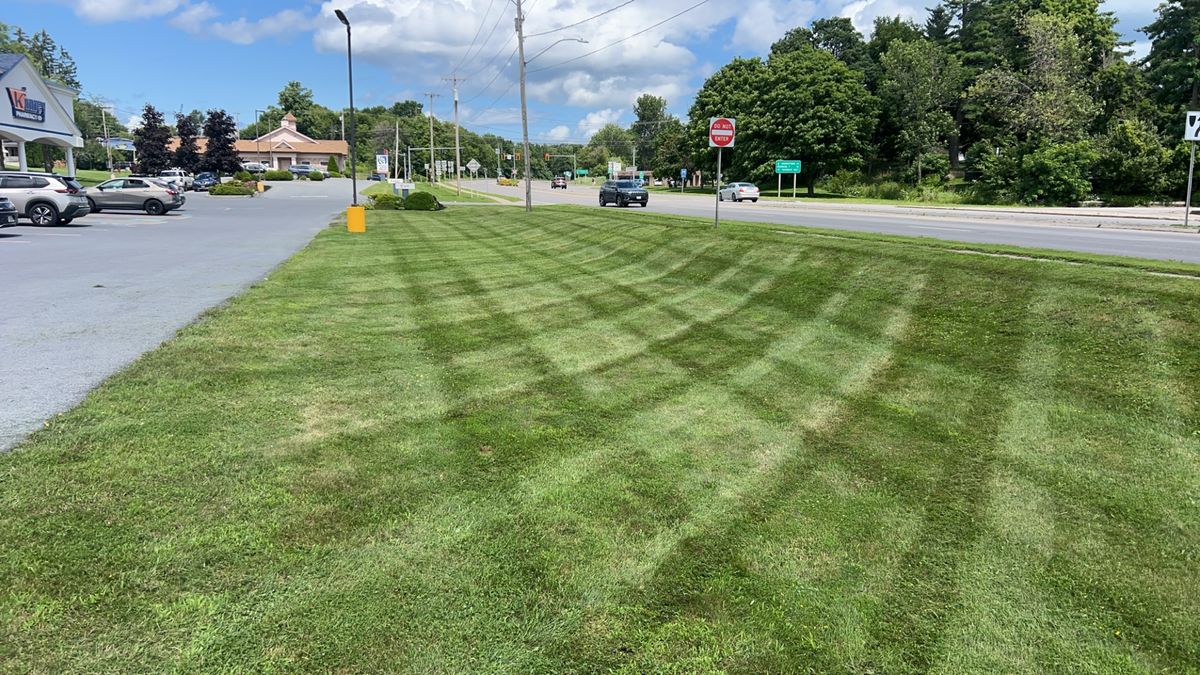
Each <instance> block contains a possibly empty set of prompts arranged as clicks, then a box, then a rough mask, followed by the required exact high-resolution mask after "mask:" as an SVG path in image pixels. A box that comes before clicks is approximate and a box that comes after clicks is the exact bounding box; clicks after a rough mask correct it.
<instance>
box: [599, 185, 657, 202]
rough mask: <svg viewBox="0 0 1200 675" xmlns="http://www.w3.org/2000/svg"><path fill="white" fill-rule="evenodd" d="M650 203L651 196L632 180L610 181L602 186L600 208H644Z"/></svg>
mask: <svg viewBox="0 0 1200 675" xmlns="http://www.w3.org/2000/svg"><path fill="white" fill-rule="evenodd" d="M649 202H650V194H649V193H648V192H646V191H645V190H643V189H642V188H640V187H638V186H637V185H635V184H634V182H633V181H631V180H610V181H605V182H604V185H601V186H600V206H607V205H609V204H616V205H617V206H629V205H630V204H641V205H642V206H643V207H644V206H646V205H647V204H648V203H649Z"/></svg>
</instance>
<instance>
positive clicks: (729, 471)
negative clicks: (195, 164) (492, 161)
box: [0, 207, 1200, 673]
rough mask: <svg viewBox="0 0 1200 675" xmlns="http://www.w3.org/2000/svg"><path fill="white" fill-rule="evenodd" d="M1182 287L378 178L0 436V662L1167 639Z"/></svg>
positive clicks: (696, 658)
mask: <svg viewBox="0 0 1200 675" xmlns="http://www.w3.org/2000/svg"><path fill="white" fill-rule="evenodd" d="M1196 287H1197V284H1196V282H1194V281H1190V280H1179V279H1166V278H1161V277H1160V278H1153V277H1147V276H1145V275H1141V274H1139V273H1136V272H1132V271H1127V270H1119V269H1112V268H1103V267H1096V266H1090V265H1084V266H1078V267H1076V266H1060V265H1044V264H1040V263H1037V262H1030V261H1023V260H1012V259H1004V258H983V257H974V256H970V257H968V256H959V255H955V254H953V253H948V252H942V251H938V250H935V249H931V248H928V247H922V246H918V245H909V244H904V245H895V244H890V243H886V242H874V241H868V240H855V239H854V238H829V237H822V236H815V237H810V236H806V235H805V234H804V233H803V232H801V234H799V235H792V236H788V237H782V236H779V235H775V234H772V233H771V232H770V231H769V228H761V227H757V226H742V225H736V224H733V225H729V226H727V227H725V228H723V230H722V231H720V232H716V231H713V230H712V229H711V228H710V227H708V226H706V225H705V224H703V223H697V222H694V221H686V220H677V219H671V218H665V217H655V216H650V215H647V214H637V216H630V215H628V214H621V213H617V212H603V213H599V212H596V211H594V210H582V209H571V208H549V209H539V210H537V211H535V212H534V213H533V214H531V215H527V214H525V213H523V212H520V211H518V210H516V209H509V208H503V207H480V208H469V209H468V208H461V209H450V210H447V211H444V212H440V213H431V214H417V213H407V212H404V213H375V214H372V221H371V223H370V229H369V231H368V233H367V234H366V235H364V236H354V237H351V236H348V235H346V234H345V233H344V232H343V231H341V229H340V228H331V229H330V230H329V231H327V232H324V233H322V234H321V235H320V236H319V237H318V238H317V239H316V240H315V241H314V242H313V244H312V245H311V246H310V247H309V248H308V249H306V250H305V251H304V252H302V253H301V254H300V255H298V256H297V257H296V258H294V259H293V260H292V261H290V262H289V263H288V264H286V265H285V266H283V267H282V268H280V269H279V270H277V271H276V272H275V273H273V274H272V275H271V278H270V279H269V280H268V281H266V282H264V283H263V284H261V285H259V286H257V287H255V288H254V289H251V290H250V291H249V292H248V293H247V294H245V295H244V296H242V297H240V298H238V299H237V300H235V301H233V302H231V303H230V304H229V305H228V306H227V307H225V308H222V309H220V310H218V311H216V312H214V313H213V314H212V315H210V316H208V317H206V318H205V320H203V321H201V322H200V323H198V324H197V325H195V326H193V327H191V328H189V329H187V330H185V331H183V332H182V334H181V335H180V336H179V337H178V338H176V339H175V340H173V341H171V342H169V343H168V344H167V345H165V346H164V347H163V348H162V349H160V350H159V351H157V352H155V353H153V354H150V355H148V356H147V357H145V358H143V359H142V360H140V361H139V362H138V363H137V364H135V365H134V366H133V367H132V368H131V369H129V370H128V371H126V372H125V373H123V374H121V375H119V376H117V377H116V378H113V380H111V381H110V382H108V383H106V384H105V385H104V386H103V387H101V388H100V389H99V390H97V391H96V392H94V393H93V394H92V395H91V396H90V397H89V398H88V400H87V401H86V402H85V403H84V405H83V406H81V407H80V408H78V409H77V410H75V411H72V412H71V413H69V414H67V415H64V416H61V417H59V418H56V419H55V420H53V421H52V422H51V424H50V425H49V426H48V427H47V429H45V430H43V431H42V432H39V433H38V434H36V435H35V436H34V437H33V438H31V439H30V440H29V442H27V443H26V444H24V445H23V446H22V447H20V448H19V449H18V450H17V451H15V452H14V453H11V454H10V455H8V456H5V457H3V458H0V462H2V463H0V481H2V487H3V490H0V543H3V546H2V547H0V580H3V581H4V582H5V584H4V587H5V588H7V589H9V590H8V592H7V594H6V595H4V596H0V663H5V664H7V663H16V664H22V666H21V668H22V669H25V670H41V671H89V672H94V671H97V670H112V671H131V670H151V669H152V670H165V669H173V670H188V671H218V670H219V671H228V670H283V669H287V670H298V669H304V670H335V669H336V670H348V671H354V672H374V671H395V670H408V671H416V672H428V671H456V672H462V671H471V672H474V671H523V672H563V671H569V672H570V671H587V672H594V671H600V670H618V671H626V672H655V671H672V672H705V671H730V672H735V671H736V672H756V673H757V672H796V671H805V670H808V671H814V672H867V671H874V672H928V671H931V670H938V671H940V672H995V671H996V670H1004V671H1026V672H1028V671H1039V672H1042V671H1046V672H1051V671H1063V670H1071V671H1077V670H1086V671H1093V672H1095V671H1101V672H1103V671H1109V672H1128V671H1137V670H1146V671H1149V670H1186V669H1187V668H1188V667H1189V665H1188V664H1191V663H1195V662H1197V661H1200V658H1198V654H1197V651H1196V650H1197V647H1196V645H1197V644H1198V643H1200V641H1198V640H1197V639H1196V637H1197V630H1198V620H1197V619H1196V616H1198V615H1200V612H1197V611H1194V610H1195V609H1196V608H1197V606H1198V604H1200V600H1198V598H1200V590H1198V589H1197V588H1196V587H1195V584H1194V583H1191V582H1192V581H1193V580H1194V579H1195V578H1196V576H1197V571H1198V570H1197V567H1198V565H1200V563H1198V562H1197V561H1198V560H1200V557H1198V556H1197V555H1195V552H1196V550H1197V542H1198V534H1197V532H1198V522H1200V515H1198V514H1197V506H1196V500H1195V499H1194V496H1195V495H1194V485H1195V482H1194V481H1193V480H1192V478H1193V477H1194V476H1196V475H1197V456H1198V450H1200V448H1198V438H1200V434H1197V433H1195V430H1196V428H1197V410H1196V402H1195V398H1194V396H1193V394H1195V393H1197V391H1196V386H1197V385H1196V382H1195V378H1196V375H1197V374H1200V366H1198V364H1197V357H1196V354H1197V353H1198V352H1197V347H1200V344H1197V342H1198V339H1200V338H1197V337H1196V335H1197V331H1196V330H1195V329H1196V328H1197V324H1200V315H1198V311H1197V308H1196V303H1194V301H1193V300H1194V297H1195V296H1194V292H1195V290H1197V288H1196ZM1188 289H1190V292H1189V290H1188ZM1031 645H1033V646H1032V647H1031Z"/></svg>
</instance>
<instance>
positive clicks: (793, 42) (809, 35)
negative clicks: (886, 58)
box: [771, 16, 871, 72]
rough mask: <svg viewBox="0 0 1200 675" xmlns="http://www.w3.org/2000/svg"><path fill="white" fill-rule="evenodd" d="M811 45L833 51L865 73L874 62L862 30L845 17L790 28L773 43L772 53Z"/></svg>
mask: <svg viewBox="0 0 1200 675" xmlns="http://www.w3.org/2000/svg"><path fill="white" fill-rule="evenodd" d="M809 47H811V48H815V49H820V50H822V51H826V52H829V53H830V54H832V55H833V56H834V57H835V58H837V59H838V60H839V61H841V62H842V63H845V64H846V65H848V66H850V67H851V68H854V69H856V70H860V71H864V72H865V71H866V70H867V68H868V67H869V65H870V62H871V59H870V56H869V54H868V53H867V43H866V41H865V40H863V36H862V33H859V32H858V29H857V28H855V27H854V23H853V22H851V21H850V19H849V18H847V17H844V16H834V17H828V18H824V19H817V20H816V21H813V22H812V25H811V27H810V28H805V27H804V26H798V27H796V28H793V29H791V30H789V31H788V32H787V33H785V34H784V36H783V37H782V38H780V39H779V40H778V41H777V42H775V43H774V44H772V45H771V56H781V55H783V54H786V53H789V52H794V51H799V50H801V49H804V48H809Z"/></svg>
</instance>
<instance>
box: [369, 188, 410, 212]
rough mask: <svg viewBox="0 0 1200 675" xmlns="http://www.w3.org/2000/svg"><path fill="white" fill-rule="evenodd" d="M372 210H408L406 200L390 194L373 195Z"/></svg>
mask: <svg viewBox="0 0 1200 675" xmlns="http://www.w3.org/2000/svg"><path fill="white" fill-rule="evenodd" d="M371 208H372V209H375V210H376V211H399V210H401V209H404V208H407V207H406V206H405V203H404V198H403V197H401V196H400V195H394V194H392V193H390V192H383V193H380V194H374V195H371Z"/></svg>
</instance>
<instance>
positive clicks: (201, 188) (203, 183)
mask: <svg viewBox="0 0 1200 675" xmlns="http://www.w3.org/2000/svg"><path fill="white" fill-rule="evenodd" d="M220 183H221V179H220V178H218V177H217V174H215V173H213V172H211V171H204V172H202V173H200V174H198V175H197V176H196V180H195V182H193V183H192V189H193V190H196V191H198V192H207V191H208V189H209V188H211V187H212V186H214V185H219V184H220Z"/></svg>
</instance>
